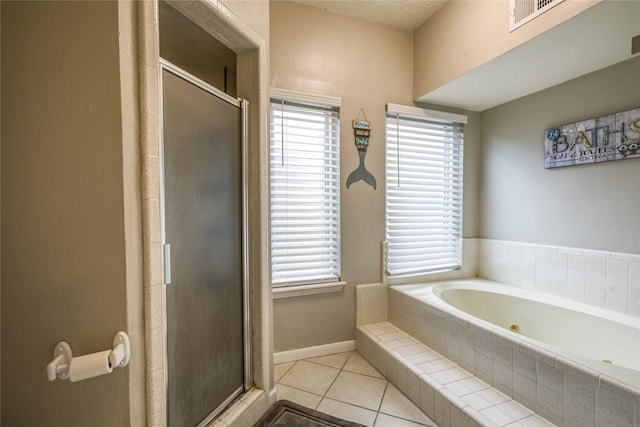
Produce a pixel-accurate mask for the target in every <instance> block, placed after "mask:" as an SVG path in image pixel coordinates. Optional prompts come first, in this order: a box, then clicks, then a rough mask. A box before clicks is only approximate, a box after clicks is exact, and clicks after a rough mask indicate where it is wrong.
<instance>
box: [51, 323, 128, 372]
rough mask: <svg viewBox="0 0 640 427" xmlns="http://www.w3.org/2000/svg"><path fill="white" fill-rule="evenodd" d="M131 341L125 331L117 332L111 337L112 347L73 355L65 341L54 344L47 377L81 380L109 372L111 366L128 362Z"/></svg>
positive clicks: (118, 365) (117, 366)
mask: <svg viewBox="0 0 640 427" xmlns="http://www.w3.org/2000/svg"><path fill="white" fill-rule="evenodd" d="M130 356H131V343H130V341H129V337H128V336H127V334H126V333H125V332H122V331H120V332H118V333H117V334H116V336H115V337H114V338H113V349H112V350H105V351H100V352H97V353H91V354H87V355H84V356H79V357H75V358H74V357H73V353H72V352H71V347H70V346H69V344H67V343H66V342H65V341H60V342H59V343H58V344H56V348H55V350H54V351H53V360H52V361H51V362H50V363H49V364H48V365H47V379H48V380H49V381H53V380H55V379H56V378H60V379H63V380H66V379H69V380H70V381H71V382H75V381H82V380H85V379H88V378H92V377H96V376H98V375H104V374H110V373H111V372H112V371H113V368H123V367H125V366H127V365H128V364H129V358H130Z"/></svg>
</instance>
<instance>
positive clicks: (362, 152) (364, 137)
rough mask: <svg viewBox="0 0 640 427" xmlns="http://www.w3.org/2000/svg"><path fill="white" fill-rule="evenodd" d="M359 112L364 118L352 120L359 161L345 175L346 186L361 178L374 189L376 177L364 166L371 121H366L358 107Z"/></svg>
mask: <svg viewBox="0 0 640 427" xmlns="http://www.w3.org/2000/svg"><path fill="white" fill-rule="evenodd" d="M360 113H362V116H363V117H364V120H361V119H359V118H358V119H356V120H354V121H353V137H354V140H355V144H356V148H357V149H358V157H359V159H360V163H359V164H358V167H357V168H356V170H354V171H353V172H351V173H350V174H349V176H348V177H347V188H349V187H350V186H351V184H353V183H354V182H358V181H361V180H362V181H364V182H366V183H367V184H369V185H370V186H372V187H373V189H374V190H375V189H376V178H375V177H374V176H373V175H372V174H371V172H369V171H368V170H367V168H366V167H365V166H364V157H365V156H366V155H367V149H368V148H369V136H371V123H369V122H368V121H367V116H365V115H364V111H363V110H362V109H360ZM358 117H359V116H358Z"/></svg>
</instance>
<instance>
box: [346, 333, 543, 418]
mask: <svg viewBox="0 0 640 427" xmlns="http://www.w3.org/2000/svg"><path fill="white" fill-rule="evenodd" d="M356 343H357V346H358V351H360V352H362V355H363V357H365V358H366V359H368V360H370V361H371V363H372V364H373V366H375V367H376V369H378V370H379V371H380V372H381V373H383V374H384V375H385V376H386V377H387V378H389V381H391V382H392V383H393V384H394V385H395V386H396V387H397V388H398V389H399V390H400V391H402V393H404V394H405V395H406V396H407V397H409V399H410V400H411V401H413V402H414V403H415V404H416V405H417V406H419V407H420V409H421V410H422V411H423V412H424V413H425V414H427V415H428V416H429V417H431V418H433V419H434V420H435V421H436V423H437V424H438V426H440V427H450V426H451V427H476V426H506V425H509V426H514V427H515V426H551V425H552V424H551V423H549V422H548V421H546V420H544V419H543V418H542V417H540V416H538V415H536V414H535V413H534V412H533V411H531V410H529V409H527V408H525V407H524V406H523V405H521V404H519V403H518V402H516V401H515V400H514V399H512V398H511V397H509V396H507V395H506V394H504V393H501V392H500V391H499V390H497V389H495V388H493V387H491V386H490V385H489V384H487V383H486V382H484V381H482V380H481V379H479V378H477V377H475V376H473V375H472V374H471V373H469V372H468V371H466V370H464V369H462V368H461V367H460V366H458V365H457V364H455V363H453V362H452V361H450V360H448V359H447V358H445V357H444V356H442V355H441V354H440V353H438V352H436V351H434V350H433V349H431V348H430V347H429V346H427V345H425V344H423V343H420V342H419V341H418V340H416V339H415V338H413V337H411V336H409V335H408V334H407V333H406V332H403V331H401V330H400V329H398V328H397V327H395V326H394V325H392V324H391V323H389V322H381V323H373V324H369V325H362V326H359V327H358V328H357V330H356Z"/></svg>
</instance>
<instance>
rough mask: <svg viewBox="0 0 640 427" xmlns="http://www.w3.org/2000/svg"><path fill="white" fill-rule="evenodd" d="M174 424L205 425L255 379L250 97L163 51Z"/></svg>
mask: <svg viewBox="0 0 640 427" xmlns="http://www.w3.org/2000/svg"><path fill="white" fill-rule="evenodd" d="M161 65H162V66H161V68H162V108H161V111H162V165H163V169H162V170H163V180H162V182H163V189H162V193H163V199H162V210H163V213H164V215H163V227H162V228H163V230H164V236H163V241H164V248H165V319H166V364H167V378H166V382H167V425H169V426H196V425H203V426H204V425H206V424H208V423H209V422H210V421H211V420H213V419H215V417H216V416H217V415H218V414H219V413H220V412H221V411H222V410H223V409H224V408H225V407H226V406H227V405H229V403H231V402H232V401H233V400H234V399H235V398H237V397H238V396H239V395H241V394H242V392H243V391H245V390H246V389H248V388H249V387H250V386H251V378H250V372H251V371H250V366H249V361H250V359H249V358H248V355H249V354H250V352H249V350H250V349H249V340H248V332H249V319H248V313H249V310H248V292H247V283H248V277H247V244H246V239H247V233H246V224H247V214H246V181H245V176H246V170H245V161H244V152H245V150H243V145H244V143H243V141H244V137H243V135H244V133H245V132H244V129H245V128H246V124H245V122H246V112H247V103H246V102H245V101H242V100H238V99H236V98H233V97H231V96H229V95H227V94H226V93H224V92H222V91H220V90H218V89H216V88H214V87H213V86H210V85H209V84H207V83H205V82H204V81H202V80H200V79H198V78H197V77H195V76H193V75H190V74H189V73H187V72H185V71H183V70H182V69H180V68H178V67H176V66H175V65H173V64H171V63H169V62H167V61H161Z"/></svg>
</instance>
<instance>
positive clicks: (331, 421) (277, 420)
mask: <svg viewBox="0 0 640 427" xmlns="http://www.w3.org/2000/svg"><path fill="white" fill-rule="evenodd" d="M271 426H295V427H327V426H332V427H365V426H363V425H362V424H358V423H354V422H351V421H347V420H343V419H340V418H336V417H333V416H331V415H328V414H324V413H322V412H319V411H316V410H314V409H310V408H307V407H305V406H302V405H298V404H297V403H294V402H290V401H288V400H278V401H277V402H276V403H275V405H273V406H272V407H271V409H269V410H268V411H267V413H266V414H264V415H263V416H262V418H260V420H259V421H258V422H257V424H256V425H255V427H271Z"/></svg>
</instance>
